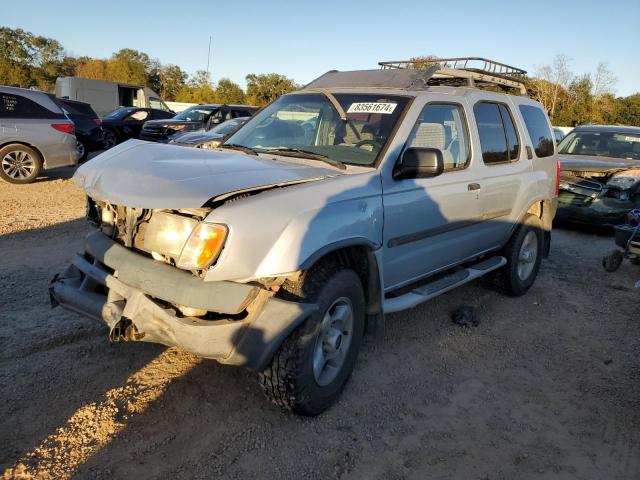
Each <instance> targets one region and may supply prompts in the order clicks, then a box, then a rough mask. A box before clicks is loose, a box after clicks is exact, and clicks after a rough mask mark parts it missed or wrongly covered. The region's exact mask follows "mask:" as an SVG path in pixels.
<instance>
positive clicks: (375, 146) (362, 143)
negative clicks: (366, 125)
mask: <svg viewBox="0 0 640 480" xmlns="http://www.w3.org/2000/svg"><path fill="white" fill-rule="evenodd" d="M365 145H371V146H372V147H373V148H372V149H371V151H373V150H380V149H381V148H382V145H381V144H380V142H377V141H376V140H360V141H359V142H358V143H356V148H362V147H364V146H365Z"/></svg>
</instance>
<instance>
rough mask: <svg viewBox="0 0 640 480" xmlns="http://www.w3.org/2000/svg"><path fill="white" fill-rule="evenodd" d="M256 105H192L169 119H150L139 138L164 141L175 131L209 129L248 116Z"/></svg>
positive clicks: (252, 112)
mask: <svg viewBox="0 0 640 480" xmlns="http://www.w3.org/2000/svg"><path fill="white" fill-rule="evenodd" d="M256 110H258V107H252V106H250V105H219V104H210V105H194V106H193V107H189V108H187V109H186V110H183V111H182V112H180V113H178V114H177V115H176V116H175V117H173V118H172V119H171V120H151V121H148V122H146V123H145V124H144V127H142V132H140V139H141V140H148V141H150V142H162V143H166V142H168V141H169V140H170V137H171V136H172V135H174V134H175V133H178V132H180V133H182V132H188V131H192V130H200V129H204V130H209V129H210V128H212V127H215V126H216V125H218V124H219V123H222V122H224V121H226V120H231V119H232V118H237V117H250V116H251V115H253V114H254V113H255V112H256Z"/></svg>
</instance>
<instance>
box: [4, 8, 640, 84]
mask: <svg viewBox="0 0 640 480" xmlns="http://www.w3.org/2000/svg"><path fill="white" fill-rule="evenodd" d="M2 3H3V5H2V7H1V8H0V25H4V26H9V27H12V28H17V27H20V28H23V29H25V30H28V31H31V32H33V33H36V34H39V35H44V36H48V37H53V38H55V39H57V40H59V41H60V42H61V43H62V44H63V46H64V47H65V48H66V49H67V50H68V51H69V53H71V54H73V55H89V56H93V57H109V56H110V55H111V53H113V52H114V51H117V50H119V49H121V48H125V47H128V48H134V49H137V50H141V51H143V52H146V53H147V54H149V55H150V56H151V57H152V58H158V59H159V60H160V61H161V62H162V63H174V64H177V65H179V66H180V67H181V68H183V69H184V70H186V71H187V72H188V73H193V72H194V71H196V70H199V69H204V68H206V64H207V47H208V42H209V36H210V35H211V36H212V39H213V40H212V68H211V73H212V78H213V79H214V80H217V79H219V78H220V77H228V78H231V79H232V80H234V81H236V82H238V83H240V84H241V85H243V86H244V84H245V82H244V76H245V75H246V74H247V73H269V72H277V73H282V74H284V75H286V76H288V77H291V78H293V79H294V80H295V81H297V82H298V83H306V82H309V81H310V80H312V79H314V78H315V77H317V76H319V75H321V74H322V73H324V72H326V71H327V70H331V69H338V70H348V69H364V68H376V67H377V62H378V61H380V60H403V59H406V58H409V57H411V56H416V55H424V54H435V55H439V56H481V57H487V58H491V59H495V60H498V61H501V62H504V63H508V64H511V65H514V66H518V67H521V68H525V69H526V70H528V71H529V72H534V71H535V69H536V67H538V66H540V65H543V64H546V63H551V61H552V60H553V57H554V56H555V54H557V53H563V54H566V55H568V56H569V57H570V58H571V60H572V61H571V69H572V71H573V72H575V73H577V74H581V73H588V72H593V71H594V70H595V68H596V66H597V64H598V63H599V62H602V61H604V62H607V63H608V64H609V67H610V69H611V70H612V71H613V72H614V73H615V75H616V76H617V78H618V82H617V84H616V86H615V90H616V93H617V94H618V95H629V94H631V93H635V92H640V0H628V1H624V0H600V1H593V0H584V1H575V0H568V1H562V0H557V1H547V0H538V1H535V0H530V1H520V0H511V1H508V2H507V1H499V0H482V1H477V0H476V1H466V0H442V1H439V2H434V1H407V0H387V1H379V0H369V1H361V0H352V1H349V0H341V1H334V0H324V1H322V0H321V1H315V2H312V1H307V0H298V1H293V0H290V1H288V2H287V1H281V0H273V1H269V0H262V1H259V0H247V1H239V0H235V1H234V0H228V1H213V0H209V1H203V0H192V1H190V0H174V1H166V0H155V1H135V0H128V1H121V0H109V1H100V2H96V1H86V0H83V1H75V0H73V1H71V0H70V1H66V0H57V1H50V0H49V1H47V0H21V1H16V0H5V1H3V2H2Z"/></svg>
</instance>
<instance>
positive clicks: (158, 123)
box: [143, 118, 202, 129]
mask: <svg viewBox="0 0 640 480" xmlns="http://www.w3.org/2000/svg"><path fill="white" fill-rule="evenodd" d="M178 125H186V126H187V128H191V129H195V128H200V127H202V122H190V121H188V120H173V119H171V118H165V119H164V120H147V121H146V122H144V126H143V128H147V127H155V128H158V127H160V128H173V127H176V126H178Z"/></svg>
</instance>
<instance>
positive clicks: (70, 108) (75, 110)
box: [58, 100, 98, 118]
mask: <svg viewBox="0 0 640 480" xmlns="http://www.w3.org/2000/svg"><path fill="white" fill-rule="evenodd" d="M58 101H59V102H60V104H61V105H62V108H64V109H65V110H66V111H67V112H69V113H70V114H71V115H75V116H79V117H89V118H98V115H97V114H96V112H94V111H93V108H91V105H89V104H88V103H81V102H65V101H64V100H58Z"/></svg>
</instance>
